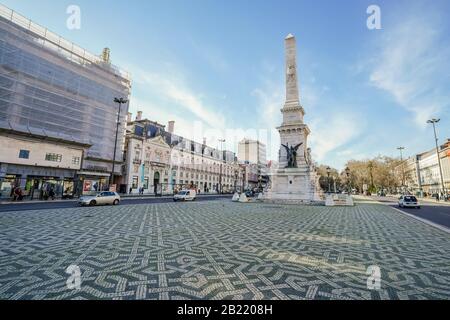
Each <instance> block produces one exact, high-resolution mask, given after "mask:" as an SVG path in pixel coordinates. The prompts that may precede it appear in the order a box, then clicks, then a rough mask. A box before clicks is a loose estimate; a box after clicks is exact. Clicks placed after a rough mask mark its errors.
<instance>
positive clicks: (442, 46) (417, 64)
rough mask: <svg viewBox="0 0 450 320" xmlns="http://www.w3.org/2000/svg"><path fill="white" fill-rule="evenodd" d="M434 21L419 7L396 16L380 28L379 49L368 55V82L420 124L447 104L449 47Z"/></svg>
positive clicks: (431, 16) (432, 16)
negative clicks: (409, 13) (395, 21)
mask: <svg viewBox="0 0 450 320" xmlns="http://www.w3.org/2000/svg"><path fill="white" fill-rule="evenodd" d="M437 21H438V19H436V18H435V16H434V15H432V14H430V13H428V14H427V13H425V12H423V11H422V12H420V15H416V16H410V17H408V18H407V19H399V22H398V24H397V25H395V26H393V28H386V29H384V31H383V32H385V33H384V36H383V37H382V39H381V43H380V44H379V47H380V51H379V53H378V54H377V55H376V56H375V57H373V58H371V59H370V60H371V61H373V66H372V70H371V74H370V82H371V84H372V85H374V86H375V87H377V88H379V89H382V90H385V91H386V92H388V93H390V94H391V95H392V96H393V97H394V99H395V101H396V102H397V103H398V104H399V105H400V106H402V107H403V108H404V109H406V110H407V111H410V112H412V114H413V116H414V119H415V121H416V123H417V124H418V125H419V126H421V127H425V126H426V120H427V119H429V118H430V117H432V116H433V115H436V114H438V113H439V112H441V111H443V109H444V108H446V107H447V108H448V106H449V105H448V93H447V92H448V90H447V89H444V86H446V85H447V83H448V74H449V70H448V61H450V55H449V53H450V47H449V44H448V43H447V42H444V41H441V38H440V37H441V33H442V32H441V31H440V29H439V27H438V25H437ZM445 82H447V83H445ZM441 92H445V93H441Z"/></svg>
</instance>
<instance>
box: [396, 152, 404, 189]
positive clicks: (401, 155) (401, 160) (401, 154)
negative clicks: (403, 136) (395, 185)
mask: <svg viewBox="0 0 450 320" xmlns="http://www.w3.org/2000/svg"><path fill="white" fill-rule="evenodd" d="M397 150H399V151H400V163H401V165H402V192H404V189H405V166H404V165H403V150H405V147H398V148H397Z"/></svg>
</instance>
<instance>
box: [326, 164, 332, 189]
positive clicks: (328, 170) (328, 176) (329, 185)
mask: <svg viewBox="0 0 450 320" xmlns="http://www.w3.org/2000/svg"><path fill="white" fill-rule="evenodd" d="M330 173H331V168H330V167H327V181H328V193H331V184H330Z"/></svg>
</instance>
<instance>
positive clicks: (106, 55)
mask: <svg viewBox="0 0 450 320" xmlns="http://www.w3.org/2000/svg"><path fill="white" fill-rule="evenodd" d="M110 55H111V50H109V48H104V49H103V52H102V60H103V62H105V63H110V61H111V60H110Z"/></svg>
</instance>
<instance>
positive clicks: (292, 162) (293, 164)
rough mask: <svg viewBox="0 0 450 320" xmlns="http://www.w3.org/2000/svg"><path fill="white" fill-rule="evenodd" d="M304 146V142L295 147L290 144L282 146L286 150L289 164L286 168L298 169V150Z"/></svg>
mask: <svg viewBox="0 0 450 320" xmlns="http://www.w3.org/2000/svg"><path fill="white" fill-rule="evenodd" d="M302 144H303V142H300V143H299V144H298V145H296V146H295V147H293V146H289V143H286V145H284V144H281V145H282V146H283V147H284V148H285V149H286V156H287V162H288V164H287V167H286V168H297V150H298V148H299V147H300V146H301V145H302Z"/></svg>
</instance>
